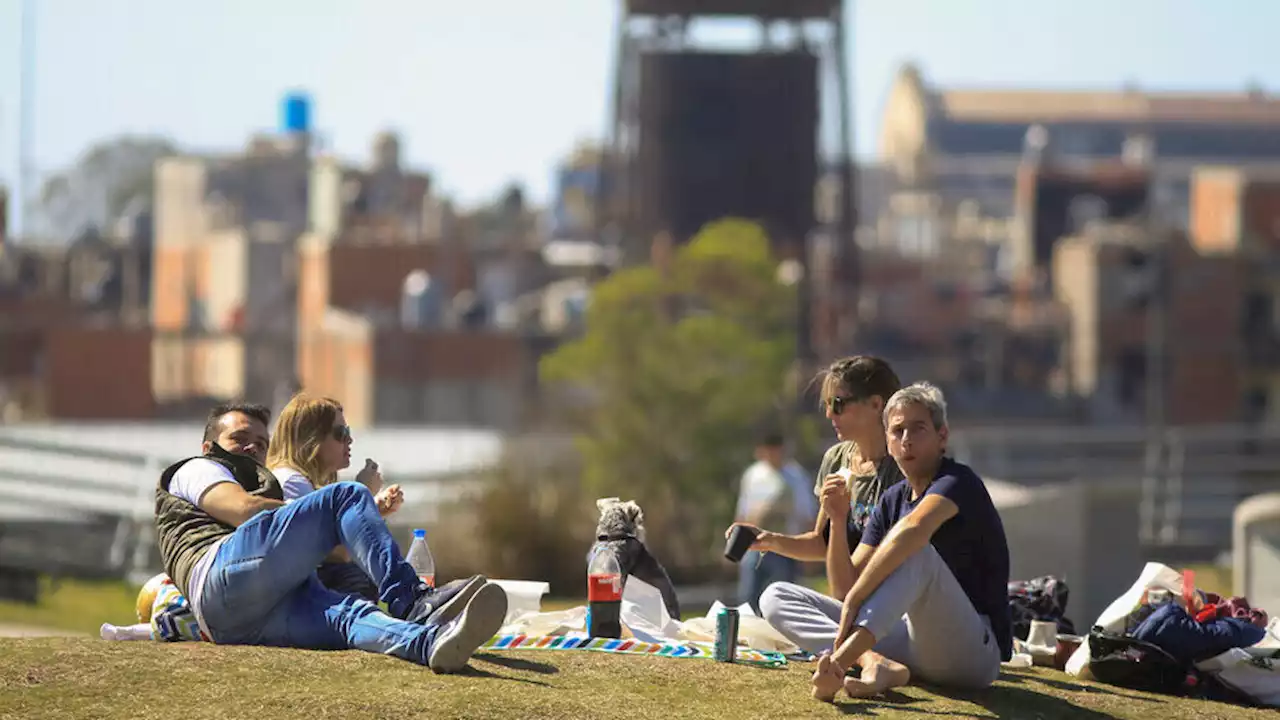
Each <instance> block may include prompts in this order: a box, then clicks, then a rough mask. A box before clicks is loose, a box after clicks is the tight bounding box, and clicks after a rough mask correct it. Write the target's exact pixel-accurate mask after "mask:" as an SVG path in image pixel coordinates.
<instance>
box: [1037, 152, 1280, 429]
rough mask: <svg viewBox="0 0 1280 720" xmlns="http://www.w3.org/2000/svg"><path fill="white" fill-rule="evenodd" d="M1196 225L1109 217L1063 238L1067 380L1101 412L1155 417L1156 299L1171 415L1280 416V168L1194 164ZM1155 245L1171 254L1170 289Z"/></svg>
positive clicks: (1202, 418)
mask: <svg viewBox="0 0 1280 720" xmlns="http://www.w3.org/2000/svg"><path fill="white" fill-rule="evenodd" d="M1189 204H1190V220H1189V225H1190V228H1191V229H1190V232H1189V233H1183V232H1182V231H1181V230H1178V229H1169V228H1161V229H1160V230H1153V226H1148V225H1146V224H1144V223H1133V222H1130V223H1100V224H1096V225H1094V226H1092V227H1091V228H1090V229H1089V230H1088V231H1087V232H1084V233H1080V234H1077V235H1075V236H1071V237H1067V238H1063V239H1062V240H1061V241H1060V242H1059V243H1058V245H1057V247H1056V249H1055V255H1054V270H1053V281H1054V287H1055V292H1056V293H1057V294H1058V295H1059V297H1061V298H1062V300H1063V301H1064V303H1065V304H1066V305H1067V307H1068V308H1069V309H1070V313H1071V317H1072V330H1071V336H1070V341H1069V343H1068V345H1067V348H1066V351H1065V353H1064V362H1063V366H1062V370H1063V373H1062V381H1063V383H1064V387H1065V389H1066V390H1067V391H1068V392H1070V393H1071V394H1073V395H1076V396H1080V397H1088V398H1089V400H1088V405H1089V411H1090V415H1091V417H1092V418H1093V419H1095V420H1099V421H1132V422H1140V421H1142V420H1143V418H1144V417H1145V408H1146V403H1147V399H1148V398H1147V393H1148V391H1150V390H1156V388H1155V387H1154V386H1152V385H1149V384H1148V381H1147V379H1148V365H1149V359H1150V355H1149V351H1150V350H1151V347H1150V346H1149V345H1148V340H1149V337H1150V336H1149V335H1148V329H1149V328H1148V326H1147V323H1148V322H1149V321H1150V319H1151V317H1152V315H1151V312H1150V311H1151V309H1152V308H1153V303H1155V302H1160V298H1161V297H1163V298H1164V300H1163V302H1164V303H1165V308H1166V309H1167V324H1166V328H1167V330H1166V333H1165V336H1166V340H1165V348H1164V350H1163V351H1162V352H1160V353H1159V354H1160V355H1162V356H1163V357H1164V358H1165V375H1166V380H1167V384H1166V386H1165V388H1164V398H1165V399H1164V402H1163V405H1164V407H1165V412H1166V413H1167V415H1166V419H1167V421H1168V422H1170V423H1172V424H1189V425H1194V424H1207V423H1233V422H1275V421H1277V420H1280V312H1277V302H1278V300H1277V298H1280V281H1277V280H1276V279H1275V278H1276V277H1277V276H1276V273H1275V272H1274V269H1275V268H1276V267H1277V262H1278V261H1280V176H1277V175H1275V174H1273V173H1270V172H1268V171H1258V170H1247V169H1241V168H1203V169H1199V170H1197V171H1195V172H1194V173H1193V174H1192V183H1191V197H1190V203H1189ZM1157 252H1163V253H1164V257H1165V267H1166V277H1167V281H1166V283H1165V284H1164V291H1163V293H1161V292H1160V287H1161V286H1160V284H1158V282H1157V278H1158V277H1159V275H1158V274H1157V273H1156V268H1157V267H1159V265H1158V264H1157V262H1156V258H1157V255H1156V253H1157Z"/></svg>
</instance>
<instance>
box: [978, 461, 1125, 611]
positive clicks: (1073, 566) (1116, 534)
mask: <svg viewBox="0 0 1280 720" xmlns="http://www.w3.org/2000/svg"><path fill="white" fill-rule="evenodd" d="M1000 517H1001V519H1002V520H1003V521H1004V529H1005V535H1006V537H1007V538H1008V541H1009V559H1010V562H1011V566H1010V577H1011V578H1012V579H1015V580H1029V579H1031V578H1034V577H1038V576H1040V575H1056V576H1057V577H1059V578H1062V579H1063V580H1065V581H1066V582H1067V585H1068V586H1069V587H1070V589H1071V594H1070V597H1069V599H1068V601H1067V617H1069V618H1071V620H1072V621H1073V622H1074V623H1075V626H1076V630H1077V631H1079V632H1081V633H1085V632H1088V630H1089V627H1090V626H1092V624H1093V621H1094V620H1096V619H1097V617H1098V615H1100V614H1101V613H1102V611H1103V610H1105V609H1106V607H1107V606H1108V605H1109V604H1111V601H1112V600H1115V599H1116V597H1117V596H1119V595H1120V594H1121V593H1123V592H1124V591H1125V590H1126V589H1128V587H1129V586H1130V585H1132V584H1133V579H1134V578H1136V577H1137V576H1138V573H1139V572H1140V571H1141V570H1142V566H1143V558H1142V555H1141V550H1140V548H1139V545H1138V490H1137V486H1136V485H1133V486H1132V487H1116V486H1100V485H1096V484H1094V485H1089V484H1086V483H1083V482H1074V483H1064V484H1061V485H1055V486H1050V487H1045V488H1039V489H1036V490H1035V491H1033V492H1030V493H1028V494H1026V495H1025V496H1024V497H1022V498H1019V499H1017V500H1016V501H1014V502H1013V503H1009V504H1004V506H1003V507H1000Z"/></svg>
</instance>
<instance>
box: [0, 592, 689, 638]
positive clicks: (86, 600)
mask: <svg viewBox="0 0 1280 720" xmlns="http://www.w3.org/2000/svg"><path fill="white" fill-rule="evenodd" d="M137 597H138V588H136V587H134V586H132V585H129V584H127V583H123V582H116V581H107V582H85V581H79V580H65V581H55V580H51V579H49V578H44V579H43V580H41V588H40V602H39V603H37V604H36V605H27V604H25V603H18V602H9V601H3V600H0V625H22V626H29V627H38V628H51V629H54V630H68V631H71V632H79V633H85V634H87V635H93V636H95V637H96V636H97V635H98V628H99V627H100V626H101V625H102V623H104V622H106V623H111V624H113V625H130V624H132V623H135V622H137V619H136V612H135V610H134V601H135V600H136V599H137ZM586 602H587V600H586V598H585V597H583V598H544V599H543V601H542V609H543V610H544V611H546V612H551V611H555V610H567V609H569V608H572V607H577V606H579V605H585V604H586ZM705 614H706V608H689V612H687V613H685V619H688V618H690V617H701V616H702V615H705Z"/></svg>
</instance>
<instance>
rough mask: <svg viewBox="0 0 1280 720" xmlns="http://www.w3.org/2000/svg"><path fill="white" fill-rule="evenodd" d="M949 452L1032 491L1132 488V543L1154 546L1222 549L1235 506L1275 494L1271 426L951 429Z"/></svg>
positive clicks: (1279, 436)
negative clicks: (1136, 522)
mask: <svg viewBox="0 0 1280 720" xmlns="http://www.w3.org/2000/svg"><path fill="white" fill-rule="evenodd" d="M951 448H952V451H953V454H954V455H955V457H956V458H957V459H958V460H961V461H962V462H967V463H969V464H971V465H973V466H974V468H975V469H976V470H977V471H978V472H979V473H980V474H982V475H984V476H989V477H992V478H998V479H1001V480H1006V481H1009V482H1014V483H1019V484H1023V485H1028V486H1033V487H1034V486H1041V485H1049V484H1054V483H1059V482H1076V481H1083V482H1096V483H1114V484H1134V485H1137V486H1138V487H1140V488H1141V504H1140V506H1139V518H1140V527H1139V528H1138V532H1139V537H1140V539H1141V540H1142V542H1143V543H1144V544H1146V545H1149V546H1156V547H1160V546H1166V547H1172V546H1201V547H1210V546H1217V547H1219V548H1225V547H1226V546H1228V545H1229V544H1230V537H1231V535H1230V530H1231V514H1232V511H1233V510H1234V508H1235V506H1236V504H1237V503H1239V502H1240V501H1241V500H1243V499H1244V498H1246V497H1249V496H1251V495H1256V494H1258V493H1261V492H1268V491H1272V490H1275V489H1277V488H1280V428H1276V427H1266V426H1243V425H1215V426H1203V427H1202V426H1184V427H1173V428H1169V429H1167V430H1166V431H1164V432H1153V431H1150V430H1148V429H1146V428H1142V427H1034V428H1029V427H1019V428H998V429H996V428H981V429H972V430H960V429H957V430H955V431H954V432H953V434H952V438H951Z"/></svg>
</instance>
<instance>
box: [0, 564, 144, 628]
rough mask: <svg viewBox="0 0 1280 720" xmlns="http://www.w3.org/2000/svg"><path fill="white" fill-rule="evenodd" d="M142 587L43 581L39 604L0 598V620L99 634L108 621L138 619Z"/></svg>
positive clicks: (45, 579) (125, 622) (123, 621)
mask: <svg viewBox="0 0 1280 720" xmlns="http://www.w3.org/2000/svg"><path fill="white" fill-rule="evenodd" d="M137 599H138V588H136V587H134V586H133V585H130V584H127V583H124V582H120V581H102V582H89V581H83V580H52V579H49V578H43V579H41V581H40V601H39V602H38V603H37V604H35V605H27V604H25V603H18V602H10V601H0V624H9V625H28V626H32V627H41V628H53V629H57V630H69V631H71V632H81V633H86V634H92V635H95V636H96V635H97V634H98V628H99V627H100V626H101V625H102V623H104V622H109V623H112V624H115V625H129V624H131V623H135V622H137V612H136V611H135V610H134V602H135V601H136V600H137Z"/></svg>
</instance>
